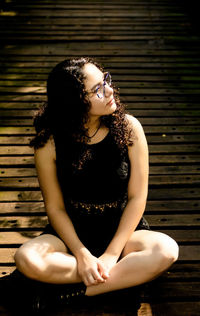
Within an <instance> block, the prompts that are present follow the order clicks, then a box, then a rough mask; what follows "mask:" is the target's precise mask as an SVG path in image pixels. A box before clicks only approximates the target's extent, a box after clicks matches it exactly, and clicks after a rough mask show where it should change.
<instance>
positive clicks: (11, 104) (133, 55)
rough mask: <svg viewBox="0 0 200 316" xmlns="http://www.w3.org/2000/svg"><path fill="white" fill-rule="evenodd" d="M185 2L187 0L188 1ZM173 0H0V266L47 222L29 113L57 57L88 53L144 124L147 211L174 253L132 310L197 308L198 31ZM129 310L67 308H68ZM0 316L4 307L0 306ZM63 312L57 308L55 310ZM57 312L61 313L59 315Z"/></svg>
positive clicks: (186, 311)
mask: <svg viewBox="0 0 200 316" xmlns="http://www.w3.org/2000/svg"><path fill="white" fill-rule="evenodd" d="M188 2H189V1H188ZM183 3H184V2H182V1H179V0H173V1H172V0H141V1H139V0H124V1H122V0H119V1H117V0H106V1H101V0H84V1H83V0H82V1H81V0H79V1H78V0H74V1H72V0H71V1H70V0H57V1H53V0H41V1H38V0H35V1H33V0H16V1H12V0H10V1H4V2H0V6H1V7H0V42H1V47H0V66H1V72H0V143H1V146H0V166H1V168H0V176H1V178H0V187H1V192H0V274H1V276H3V275H5V274H8V273H10V272H11V271H12V270H13V269H14V260H13V254H14V253H15V251H16V248H18V247H19V245H21V244H22V243H23V242H25V241H26V240H29V239H30V238H32V237H34V236H37V235H38V234H40V232H41V231H42V228H43V227H44V226H45V224H46V216H45V212H44V207H43V201H42V196H41V192H40V189H39V185H38V180H37V177H36V171H35V167H34V160H33V150H32V149H30V148H29V147H28V142H29V140H30V139H31V138H32V137H33V134H34V129H33V127H32V115H33V112H34V110H35V109H37V108H38V106H39V104H40V103H41V102H43V101H44V100H45V80H46V78H47V75H48V73H49V71H50V69H51V68H52V67H53V66H54V65H55V64H56V63H58V62H59V61H61V60H63V59H64V58H69V57H72V56H93V57H96V58H97V60H98V61H100V62H102V63H103V65H104V66H105V67H106V69H107V70H108V71H110V72H111V74H112V76H113V80H114V81H115V83H116V84H117V86H118V87H119V88H120V93H121V98H122V100H123V101H124V102H125V103H126V104H127V107H128V109H129V110H130V112H131V113H133V114H134V116H136V117H137V118H138V119H139V120H140V122H141V123H142V125H143V127H144V130H145V133H146V136H147V140H148V144H149V151H150V185H149V196H148V203H147V208H146V213H145V214H146V218H147V220H148V221H149V223H150V224H151V227H152V228H153V229H154V230H157V231H162V232H165V233H167V234H169V235H170V236H172V237H173V238H175V239H176V240H177V242H178V243H179V245H180V258H179V260H178V262H177V263H175V264H174V265H173V266H172V268H171V269H170V270H169V271H168V272H166V273H165V274H164V275H163V276H161V277H160V278H158V279H157V280H156V281H154V282H151V283H150V284H149V291H147V293H146V294H144V297H143V302H144V303H143V305H142V308H141V309H140V311H139V312H138V315H143V316H144V315H146V316H147V315H148V316H150V315H155V316H165V315H167V316H169V315H170V316H197V315H200V232H199V228H200V214H199V206H200V203H199V196H200V188H199V183H200V144H199V135H200V126H199V124H200V107H199V102H200V36H199V35H198V33H197V32H195V30H194V28H193V25H192V24H191V19H190V18H189V16H188V15H187V7H186V6H185V5H183ZM97 314H98V315H107V316H108V315H122V314H123V315H128V314H127V313H122V314H120V313H116V312H113V313H112V312H111V313H105V312H104V310H103V307H102V311H101V312H100V311H98V313H97V311H93V312H91V311H90V312H89V311H87V312H81V310H80V311H79V312H77V313H74V312H73V311H71V315H93V316H94V315H97ZM0 315H4V316H7V312H6V311H5V310H3V309H1V308H0ZM59 315H60V314H59ZM63 315H64V314H63Z"/></svg>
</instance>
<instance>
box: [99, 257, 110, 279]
mask: <svg viewBox="0 0 200 316" xmlns="http://www.w3.org/2000/svg"><path fill="white" fill-rule="evenodd" d="M98 270H99V272H100V274H101V276H102V277H103V278H104V279H105V278H106V279H107V278H108V277H109V273H108V270H107V269H106V268H105V266H104V264H102V263H101V261H99V262H98Z"/></svg>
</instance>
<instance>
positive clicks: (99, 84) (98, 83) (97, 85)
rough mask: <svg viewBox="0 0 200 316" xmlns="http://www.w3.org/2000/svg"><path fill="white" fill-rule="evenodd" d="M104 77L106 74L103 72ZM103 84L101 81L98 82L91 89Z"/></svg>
mask: <svg viewBox="0 0 200 316" xmlns="http://www.w3.org/2000/svg"><path fill="white" fill-rule="evenodd" d="M103 79H104V74H103ZM100 84H101V82H98V83H96V84H95V85H94V86H93V87H92V88H91V90H94V89H95V88H96V87H97V86H98V85H100Z"/></svg>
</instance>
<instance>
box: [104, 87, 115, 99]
mask: <svg viewBox="0 0 200 316" xmlns="http://www.w3.org/2000/svg"><path fill="white" fill-rule="evenodd" d="M111 94H113V88H112V87H110V86H109V85H108V84H106V85H105V97H109V96H110V95H111Z"/></svg>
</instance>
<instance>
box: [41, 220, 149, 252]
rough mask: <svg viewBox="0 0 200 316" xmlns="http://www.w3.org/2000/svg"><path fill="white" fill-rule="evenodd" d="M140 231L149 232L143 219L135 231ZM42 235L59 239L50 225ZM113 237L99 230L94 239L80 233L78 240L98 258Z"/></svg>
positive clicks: (112, 234)
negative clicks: (49, 235)
mask: <svg viewBox="0 0 200 316" xmlns="http://www.w3.org/2000/svg"><path fill="white" fill-rule="evenodd" d="M142 229H145V230H151V228H150V226H149V224H148V222H147V220H146V219H145V218H144V217H142V218H141V220H140V222H139V224H138V226H137V227H136V229H135V230H142ZM77 231H78V230H77ZM85 232H87V228H85ZM44 234H51V235H54V236H56V237H58V238H60V237H59V235H58V234H57V233H56V231H55V230H54V229H53V227H52V226H51V225H50V224H47V225H46V227H45V229H44V231H43V233H42V234H41V235H44ZM41 235H40V236H41ZM113 236H114V232H110V231H109V234H108V233H106V231H105V230H104V229H101V232H97V233H96V234H95V237H94V235H93V234H91V236H90V235H89V236H88V234H87V233H80V235H79V238H80V240H81V242H83V244H84V245H85V246H86V247H87V248H88V249H89V251H90V252H91V253H92V254H93V255H94V256H97V257H98V256H100V255H101V254H103V253H104V251H105V250H106V248H107V246H108V244H109V243H110V241H111V239H112V237H113ZM70 253H71V252H70Z"/></svg>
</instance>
